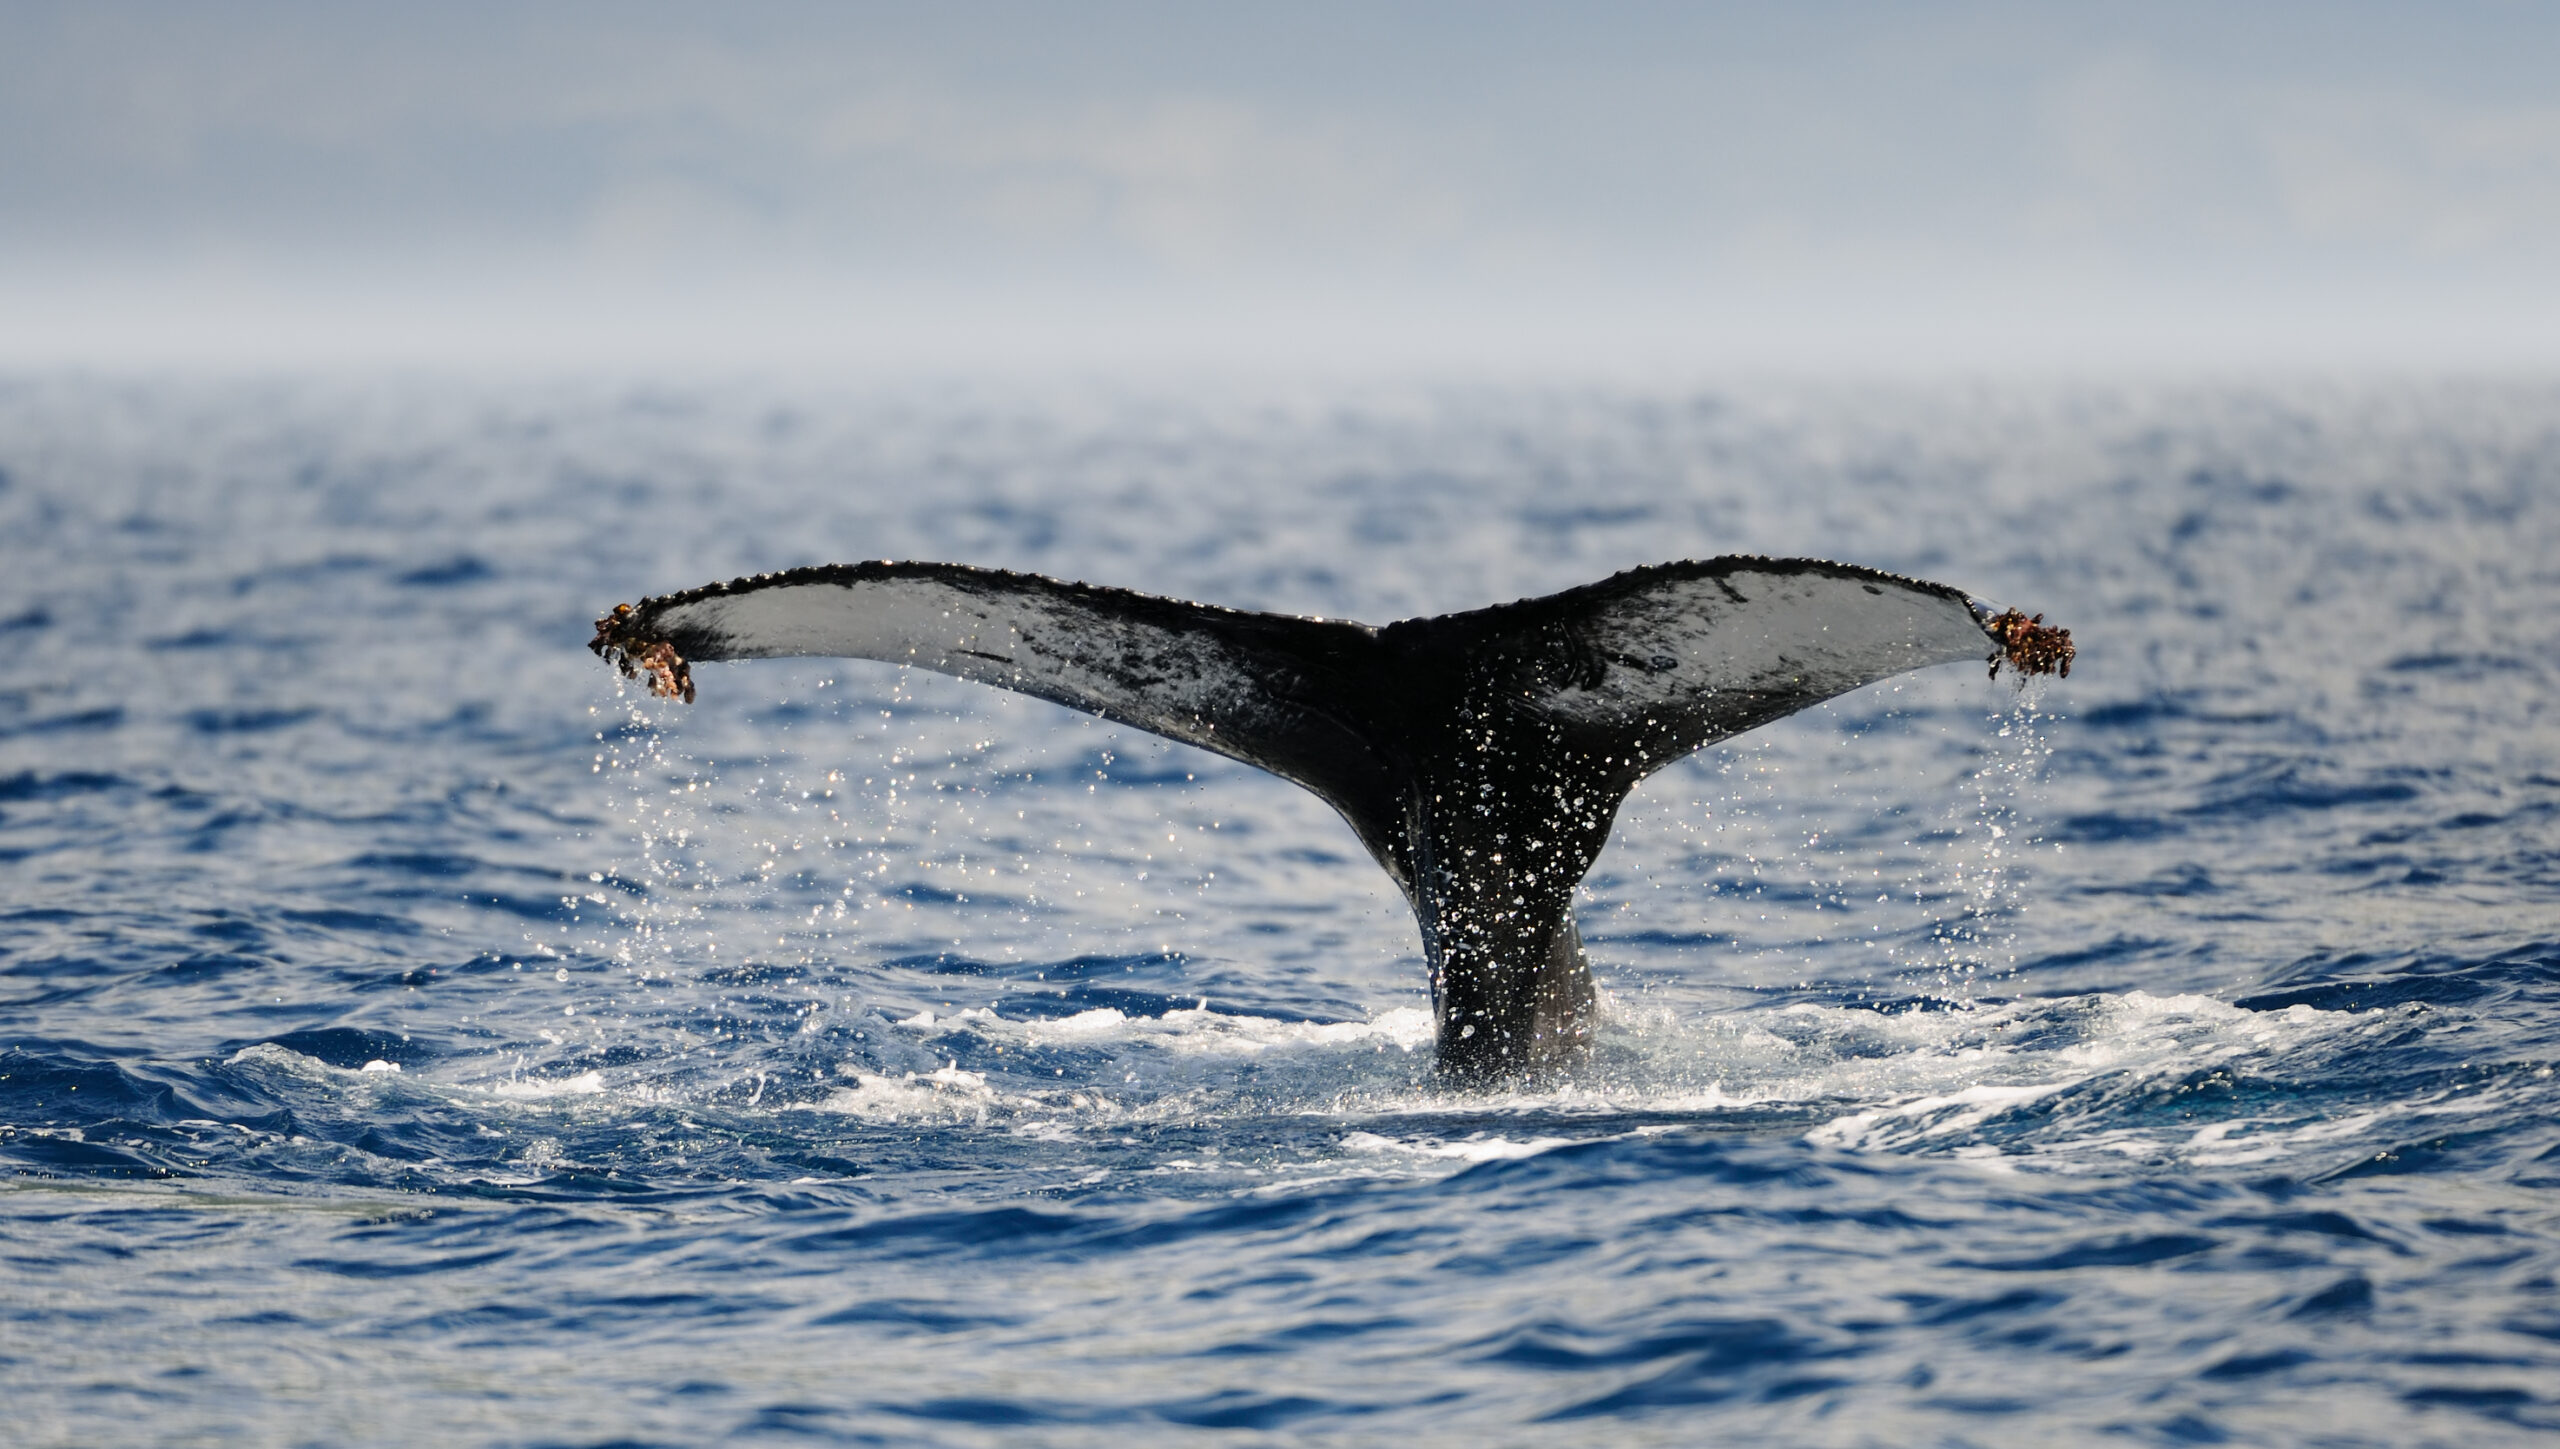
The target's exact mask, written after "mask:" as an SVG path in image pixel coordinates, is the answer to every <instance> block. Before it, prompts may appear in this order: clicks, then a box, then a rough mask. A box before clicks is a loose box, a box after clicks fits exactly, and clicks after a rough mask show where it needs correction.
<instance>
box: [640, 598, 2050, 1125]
mask: <svg viewBox="0 0 2560 1449" xmlns="http://www.w3.org/2000/svg"><path fill="white" fill-rule="evenodd" d="M590 647H591V648H593V649H594V650H595V651H596V652H597V653H598V654H600V655H603V656H604V657H606V658H607V659H608V660H610V661H611V662H613V663H615V664H616V665H618V666H619V667H620V668H621V669H622V670H623V672H624V673H625V674H627V675H639V674H645V675H647V676H648V678H649V681H650V686H651V688H652V689H653V690H654V691H656V692H657V693H659V694H662V695H671V696H681V697H683V698H685V699H687V700H690V699H692V698H693V694H694V681H693V678H692V665H693V664H695V663H700V662H705V661H712V660H729V659H757V658H770V657H776V656H785V655H816V656H825V657H834V658H856V659H875V660H883V661H887V662H890V663H896V664H910V665H915V666H918V667H921V668H925V669H931V670H935V671H937V672H939V673H943V674H950V675H955V676H957V677H959V678H962V679H972V680H976V681H978V682H980V683H984V684H992V685H996V686H998V687H1001V688H1005V689H1011V690H1016V691H1019V692H1021V693H1025V694H1031V695H1036V696H1038V697H1040V698H1042V699H1047V700H1051V701H1054V702H1056V703H1059V704H1064V705H1068V706H1070V707H1073V708H1077V709H1082V710H1087V711H1089V712H1091V713H1094V714H1098V715H1101V716H1102V717H1104V718H1106V719H1111V720H1115V721H1118V722H1119V723H1122V724H1126V725H1131V726H1134V727H1136V728H1139V729H1143V730H1147V731H1150V732H1152V733H1155V734H1159V735H1164V736H1166V737H1168V738H1171V739H1175V740H1180V741H1182V742H1183V743H1185V744H1190V745H1196V746H1198V747H1200V748H1202V749H1206V750H1210V751H1213V752H1215V753H1218V754H1222V755H1226V756H1228V757H1230V758H1232V759H1237V760H1241V761H1244V762H1245V763H1247V764H1250V765H1254V766H1257V767H1259V768H1261V769H1264V770H1268V771H1270V772H1271V773H1273V774H1276V775H1279V776H1281V777H1282V778H1284V779H1288V780H1292V781H1295V782H1296V783H1298V784H1299V785H1301V786H1304V787H1305V788H1307V789H1308V790H1311V791H1313V792H1314V793H1315V794H1316V795H1318V796H1319V797H1321V798H1322V799H1324V800H1325V801H1326V802H1327V803H1328V804H1330V805H1332V806H1333V807H1334V809H1335V810H1336V811H1337V812H1339V813H1340V814H1341V815H1342V817H1343V819H1344V820H1345V821H1346V822H1348V823H1349V824H1350V826H1351V828H1352V831H1353V832H1354V833H1355V834H1356V835H1357V836H1358V837H1359V839H1360V841H1361V844H1362V845H1363V846H1365V847H1366V848H1367V849H1368V851H1369V853H1370V854H1371V856H1372V857H1374V858H1375V859H1376V860H1377V861H1378V863H1379V864H1380V865H1381V866H1383V867H1385V869H1386V871H1387V873H1388V874H1389V875H1390V876H1391V877H1392V878H1394V880H1395V882H1396V884H1397V887H1398V888H1399V889H1400V890H1402V891H1403V893H1404V895H1405V898H1406V899H1407V901H1409V902H1410V903H1411V904H1412V906H1413V909H1414V913H1415V917H1416V920H1417V922H1418V924H1419V925H1420V928H1421V933H1422V944H1423V950H1424V955H1425V957H1426V958H1427V960H1428V962H1429V965H1430V968H1431V980H1432V997H1433V1003H1434V1008H1435V1015H1436V1017H1437V1019H1438V1026H1439V1048H1440V1062H1441V1066H1442V1069H1443V1071H1444V1072H1447V1073H1449V1074H1451V1075H1453V1076H1457V1077H1461V1078H1470V1079H1487V1078H1500V1077H1507V1076H1512V1075H1516V1074H1520V1073H1523V1072H1538V1071H1544V1070H1547V1069H1551V1068H1554V1067H1558V1066H1567V1065H1570V1064H1572V1063H1573V1062H1575V1061H1577V1060H1579V1059H1580V1058H1581V1057H1582V1055H1583V1054H1584V1053H1585V1052H1586V1051H1587V1049H1588V1043H1589V1039H1590V1035H1591V1030H1592V1027H1593V1001H1594V993H1593V990H1592V985H1591V978H1590V971H1589V968H1588V966H1587V965H1586V964H1585V963H1584V961H1583V956H1582V948H1581V941H1580V938H1579V936H1578V935H1577V934H1576V933H1575V930H1574V925H1573V919H1572V900H1573V890H1574V887H1575V886H1576V885H1577V884H1579V883H1580V881H1581V879H1582V877H1583V875H1584V874H1585V873H1586V872H1587V871H1588V870H1589V869H1590V867H1591V864H1592V862H1593V860H1595V859H1596V858H1597V857H1598V854H1599V851H1600V848H1601V846H1602V845H1603V844H1605V843H1606V841H1607V839H1608V833H1609V827H1610V824H1611V823H1612V822H1613V821H1614V819H1615V817H1616V814H1617V808H1618V804H1619V802H1620V801H1621V800H1623V799H1624V798H1625V796H1626V794H1627V792H1628V791H1629V790H1631V789H1633V788H1634V786H1635V785H1636V783H1637V782H1638V781H1640V780H1642V779H1643V778H1644V777H1645V776H1646V775H1649V774H1651V773H1653V772H1654V771H1655V770H1658V769H1660V768H1662V767H1663V766H1665V765H1668V764H1670V763H1672V762H1673V761H1675V760H1678V759H1681V758H1682V757H1684V756H1686V755H1688V754H1689V753H1690V752H1692V751H1694V750H1696V749H1698V748H1699V747H1701V746H1703V745H1707V744H1712V743H1714V742H1715V741H1717V740H1721V739H1725V738H1728V737H1730V736H1733V735H1736V734H1739V733H1741V732H1742V731H1744V730H1748V729H1751V728H1754V727H1755V726H1758V725H1762V724H1766V723H1768V722H1769V721H1771V720H1774V719H1778V718H1780V717H1782V716H1784V715H1788V714H1792V713H1794V712H1795V711H1797V710H1800V709H1803V708H1805V707H1806V706H1808V705H1811V704H1815V703H1818V702H1820V701H1822V700H1825V699H1829V698H1831V697H1833V696H1835V695H1838V694H1841V693H1844V692H1846V691H1848V690H1851V689H1855V688H1857V687H1859V686H1860V685H1863V684H1866V683H1868V682H1870V681H1872V680H1876V679H1881V678H1884V677H1886V676H1888V675H1892V674H1897V673H1901V672H1902V671H1904V670H1909V669H1917V668H1921V667H1924V666H1928V665H1933V664H1942V663H1950V662H1955V661H1959V660H1967V659H1970V660H1975V661H1981V660H1984V659H1988V660H1990V661H1991V664H1992V668H1993V672H1994V673H1997V671H1998V669H1999V667H2000V665H2001V664H2002V663H2007V664H2010V665H2012V666H2014V667H2015V668H2017V669H2018V670H2019V672H2021V673H2023V674H2041V673H2052V672H2065V673H2067V672H2068V670H2069V667H2070V662H2071V658H2072V646H2071V642H2070V635H2069V633H2068V632H2067V631H2065V630H2061V629H2057V628H2052V627H2049V626H2046V625H2045V624H2044V623H2043V621H2042V616H2041V615H2039V616H2037V617H2036V618H2035V619H2032V620H2030V619H2027V618H2026V617H2025V616H2023V615H2021V614H2019V613H2018V612H2017V611H2015V610H2010V611H2007V612H2006V613H2001V614H1997V615H1995V614H1994V613H1993V612H1992V611H1991V610H1990V609H1989V608H1988V607H1986V606H1979V605H1976V604H1974V603H1973V602H1972V601H1970V600H1968V599H1967V598H1966V597H1965V596H1964V595H1963V594H1962V593H1960V592H1959V591H1957V590H1954V589H1951V588H1948V587H1946V586H1944V585H1940V584H1931V583H1924V582H1922V581H1920V580H1916V579H1906V578H1901V577H1898V576H1896V575H1892V574H1885V573H1879V572H1876V571H1874V570H1871V569H1862V568H1857V567H1854V566H1852V565H1848V564H1838V563H1828V562H1823V561H1820V560H1813V559H1764V558H1750V557H1733V558H1720V559H1711V560H1705V561H1701V562H1690V563H1673V564H1661V565H1656V566H1653V567H1650V568H1641V569H1634V570H1630V571H1628V572H1626V573H1622V574H1619V575H1617V576H1615V577H1613V578H1609V579H1604V580H1602V581H1600V582H1598V583H1595V584H1588V585H1585V586H1583V587H1581V588H1577V589H1571V590H1567V591H1566V592H1564V593H1560V594H1553V595H1549V596H1547V597H1544V598H1538V599H1527V600H1522V601H1520V602H1518V603H1511V604H1502V605H1497V606H1495V607H1492V608H1487V609H1478V610H1473V611H1470V612H1467V613H1461V614H1446V615H1440V616H1437V617H1433V618H1425V619H1412V620H1406V621H1404V622H1402V623H1397V624H1390V625H1387V626H1385V627H1383V628H1378V627H1372V626H1369V625H1365V624H1355V623H1349V622H1344V621H1338V620H1318V619H1300V618H1291V617H1287V616H1283V615H1275V614H1259V613H1248V612H1244V611H1240V610H1235V609H1222V608H1217V607H1214V606H1210V605H1203V604H1192V603H1184V602H1181V601H1178V600H1173V599H1163V598H1156V597H1153V596H1150V595H1146V594H1138V593H1132V592H1129V591H1126V590H1121V589H1107V588H1096V587H1093V586H1091V585H1087V584H1075V583H1063V582H1060V581H1058V580H1056V579H1049V578H1042V577H1039V576H1036V575H1030V574H1017V573H1007V572H1000V571H996V570H988V569H975V568H968V567H964V566H961V565H956V564H932V563H866V564H850V565H829V566H826V567H821V568H809V569H796V570H792V571H790V572H787V573H778V574H765V575H760V576H757V577H754V578H743V579H736V580H732V581H730V582H728V583H725V584H711V585H707V586H705V587H702V588H698V589H693V590H689V591H687V592H685V593H681V594H670V595H666V596H663V597H659V598H654V599H646V600H643V601H642V602H640V603H639V604H638V605H636V606H635V605H624V606H619V607H617V608H616V609H615V610H614V611H613V612H612V613H609V614H607V615H606V616H605V617H604V618H602V619H599V620H598V621H597V622H596V636H595V638H594V640H593V641H592V642H591V644H590Z"/></svg>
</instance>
